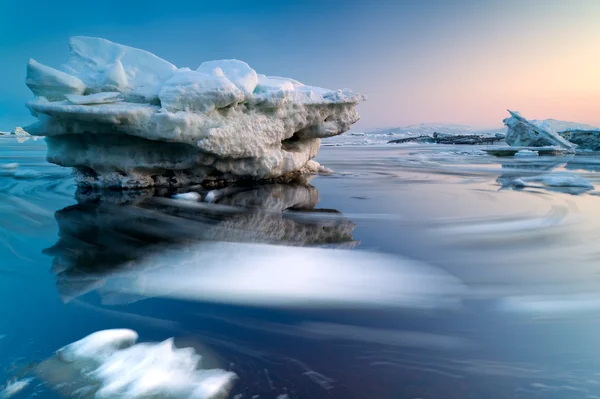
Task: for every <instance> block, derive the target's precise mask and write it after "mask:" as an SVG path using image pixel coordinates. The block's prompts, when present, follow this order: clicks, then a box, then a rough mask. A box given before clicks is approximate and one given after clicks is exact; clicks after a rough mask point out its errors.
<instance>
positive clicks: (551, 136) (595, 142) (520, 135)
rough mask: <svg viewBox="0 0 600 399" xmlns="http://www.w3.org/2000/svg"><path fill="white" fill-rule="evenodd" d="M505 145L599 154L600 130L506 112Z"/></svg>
mask: <svg viewBox="0 0 600 399" xmlns="http://www.w3.org/2000/svg"><path fill="white" fill-rule="evenodd" d="M508 112H509V113H510V115H511V116H510V118H506V119H504V121H503V122H504V124H505V125H506V126H507V127H508V132H507V134H506V143H507V144H509V145H511V146H527V147H548V146H553V147H558V148H561V149H562V150H567V151H571V152H573V151H575V149H577V150H584V151H599V150H600V129H598V128H593V127H591V126H588V125H582V124H577V123H573V122H564V121H557V120H554V119H548V120H545V121H536V120H527V119H525V118H524V117H522V116H521V114H519V113H518V112H514V111H510V110H509V111H508Z"/></svg>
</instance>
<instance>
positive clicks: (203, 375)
mask: <svg viewBox="0 0 600 399" xmlns="http://www.w3.org/2000/svg"><path fill="white" fill-rule="evenodd" d="M137 338H138V335H137V333H136V332H135V331H133V330H128V329H116V330H103V331H97V332H95V333H93V334H91V335H88V336H87V337H85V338H83V339H81V340H79V341H77V342H73V343H71V344H69V345H67V346H65V347H64V348H62V349H60V350H58V351H57V352H56V355H55V356H54V357H52V358H50V359H48V360H46V361H44V362H42V363H41V364H40V365H39V366H38V367H37V370H36V371H37V374H38V375H39V376H40V377H41V378H42V379H43V380H45V381H47V382H48V383H49V384H50V385H51V386H53V387H54V388H56V389H58V390H59V391H61V392H63V393H66V394H68V396H73V397H92V396H93V397H94V398H97V399H102V398H127V399H138V398H139V399H142V398H174V399H177V398H181V399H183V398H185V399H213V398H221V397H224V396H225V395H226V394H227V392H228V391H229V389H230V388H231V386H232V384H233V382H234V380H235V379H236V378H237V376H236V375H235V374H234V373H232V372H228V371H225V370H221V369H203V368H201V365H202V356H200V355H198V354H196V352H195V350H194V349H193V348H181V349H178V348H176V347H175V346H174V344H173V340H172V339H168V340H166V341H163V342H160V343H135V342H136V341H137Z"/></svg>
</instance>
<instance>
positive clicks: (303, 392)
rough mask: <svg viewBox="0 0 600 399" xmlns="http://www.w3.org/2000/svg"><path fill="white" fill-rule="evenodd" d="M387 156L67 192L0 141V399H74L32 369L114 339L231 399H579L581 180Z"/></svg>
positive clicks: (594, 270) (589, 384) (583, 392)
mask: <svg viewBox="0 0 600 399" xmlns="http://www.w3.org/2000/svg"><path fill="white" fill-rule="evenodd" d="M391 136H392V137H391V138H394V137H393V135H391ZM388 139H389V136H388V135H387V134H386V133H382V134H379V135H344V136H341V137H337V138H335V139H332V140H329V141H328V140H324V142H323V146H322V148H321V152H320V153H319V156H318V158H317V160H318V161H319V162H321V164H323V165H324V166H326V167H327V168H329V169H331V170H332V172H331V173H330V174H327V175H319V176H315V177H313V178H312V179H309V180H307V181H303V182H299V183H298V184H294V185H260V186H254V187H237V188H229V189H224V190H217V191H214V192H207V191H206V190H203V189H201V188H195V192H196V194H189V192H190V191H194V190H193V189H188V190H180V191H179V192H169V191H165V190H145V191H137V192H127V193H118V192H99V191H86V190H81V189H79V190H78V189H77V187H76V186H75V184H74V181H73V180H72V178H71V175H70V171H69V170H68V169H65V168H61V167H59V166H56V165H51V164H48V163H47V162H46V161H45V144H44V141H43V140H37V141H34V140H27V141H24V142H18V141H17V140H16V139H15V138H10V137H0V303H1V304H2V305H0V392H1V393H0V397H14V398H31V397H35V398H59V397H64V395H67V396H68V397H86V396H85V395H84V394H82V391H79V392H73V390H70V391H69V390H68V389H60V388H61V386H58V387H57V381H56V380H52V381H49V380H48V378H46V377H47V376H46V375H41V374H40V373H39V367H38V366H39V364H40V363H41V362H43V361H44V360H45V359H48V358H50V357H52V356H53V354H54V352H55V351H56V350H57V349H59V348H61V347H62V346H64V345H67V344H69V343H71V342H74V341H76V340H78V339H80V338H82V337H84V336H86V335H87V334H90V333H92V332H95V331H99V330H105V329H112V328H129V329H133V330H135V331H137V332H138V334H139V337H140V338H139V340H140V341H141V342H157V341H163V340H165V339H168V338H170V337H174V339H175V344H176V346H178V347H193V348H194V349H195V350H196V351H197V352H198V353H199V354H201V355H202V356H203V365H205V366H207V367H209V366H210V367H219V368H223V369H226V370H231V371H233V372H235V373H236V374H237V376H238V379H237V380H236V382H235V384H234V386H233V389H232V391H231V393H230V395H229V397H231V398H234V397H235V398H237V399H240V398H244V399H246V398H248V399H249V398H267V399H270V398H272V399H275V398H278V397H279V398H285V397H286V396H285V395H287V397H288V398H310V399H318V398H343V399H354V398H376V399H386V398H390V399H392V398H394V399H399V398H406V399H416V398H423V399H425V398H441V399H451V398H560V399H566V398H589V399H593V398H599V397H600V360H599V359H600V344H599V342H600V341H599V340H598V335H599V334H600V317H599V316H600V252H599V249H598V248H599V246H598V243H599V239H600V228H599V227H600V202H599V201H600V198H598V192H599V191H596V188H597V187H599V184H600V174H599V173H598V171H599V170H600V158H599V157H596V156H594V154H589V155H586V156H581V155H578V156H570V157H545V156H538V157H535V156H529V157H519V158H515V157H507V158H496V157H492V156H489V155H487V154H486V153H485V152H483V151H482V148H481V147H479V146H446V145H418V144H403V145H394V144H385V143H386V141H387V140H388ZM21 141H23V140H21ZM177 194H184V195H183V196H182V195H179V196H178V195H177ZM274 246H277V247H274ZM306 247H313V248H318V249H316V250H313V249H309V248H306ZM357 276H358V277H357ZM55 377H56V379H60V378H63V379H64V381H62V383H63V386H62V387H63V388H64V386H65V385H68V384H69V383H70V382H72V381H69V377H68V376H55ZM57 388H58V389H57ZM61 395H62V396H61ZM88 397H89V396H88Z"/></svg>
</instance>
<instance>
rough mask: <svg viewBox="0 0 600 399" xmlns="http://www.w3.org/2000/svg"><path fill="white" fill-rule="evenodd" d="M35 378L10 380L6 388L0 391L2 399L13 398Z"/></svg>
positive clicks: (0, 398)
mask: <svg viewBox="0 0 600 399" xmlns="http://www.w3.org/2000/svg"><path fill="white" fill-rule="evenodd" d="M32 380H33V378H23V379H21V380H14V381H9V382H7V383H6V386H5V387H4V389H2V390H1V391H0V399H8V398H12V397H13V396H14V395H16V394H18V393H19V392H21V391H22V390H23V389H25V388H27V386H28V385H29V383H30V382H31V381H32Z"/></svg>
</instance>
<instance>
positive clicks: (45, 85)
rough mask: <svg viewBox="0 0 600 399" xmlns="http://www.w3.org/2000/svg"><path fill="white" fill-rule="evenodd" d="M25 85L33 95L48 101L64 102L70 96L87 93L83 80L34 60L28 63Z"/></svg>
mask: <svg viewBox="0 0 600 399" xmlns="http://www.w3.org/2000/svg"><path fill="white" fill-rule="evenodd" d="M25 83H26V84H27V87H29V89H30V90H31V91H32V92H33V94H35V95H36V96H38V97H45V98H47V99H48V100H64V99H65V96H66V95H68V94H83V92H84V91H85V84H84V83H83V82H82V81H81V79H78V78H76V77H75V76H71V75H69V74H68V73H64V72H62V71H59V70H57V69H54V68H50V67H48V66H46V65H42V64H40V63H39V62H37V61H35V60H34V59H31V60H29V62H28V63H27V79H26V80H25Z"/></svg>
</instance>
